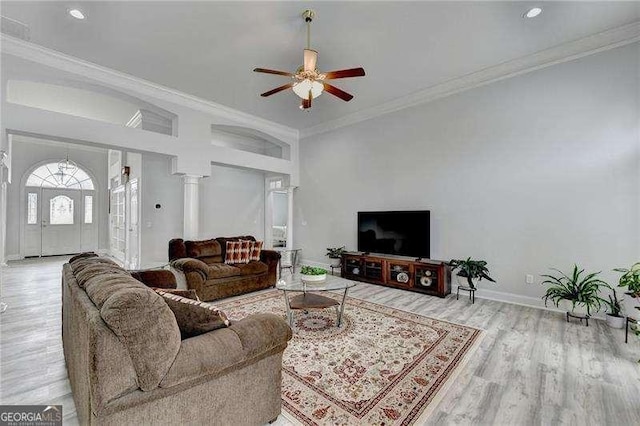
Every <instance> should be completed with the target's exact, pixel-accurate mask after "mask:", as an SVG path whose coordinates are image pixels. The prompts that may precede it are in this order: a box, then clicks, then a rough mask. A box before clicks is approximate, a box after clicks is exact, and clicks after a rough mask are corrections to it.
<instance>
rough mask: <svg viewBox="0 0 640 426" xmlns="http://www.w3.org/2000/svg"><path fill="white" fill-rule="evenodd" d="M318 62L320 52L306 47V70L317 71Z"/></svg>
mask: <svg viewBox="0 0 640 426" xmlns="http://www.w3.org/2000/svg"><path fill="white" fill-rule="evenodd" d="M317 62H318V52H316V51H315V50H311V49H304V70H305V71H315V69H316V63H317Z"/></svg>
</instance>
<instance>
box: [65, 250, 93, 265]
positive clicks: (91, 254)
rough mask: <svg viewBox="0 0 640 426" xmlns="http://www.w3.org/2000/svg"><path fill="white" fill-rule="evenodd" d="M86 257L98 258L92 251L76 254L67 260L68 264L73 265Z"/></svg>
mask: <svg viewBox="0 0 640 426" xmlns="http://www.w3.org/2000/svg"><path fill="white" fill-rule="evenodd" d="M87 257H98V255H97V254H95V253H94V252H92V251H86V252H84V253H80V254H76V255H75V256H73V257H72V258H71V259H69V263H73V262H75V261H76V260H80V259H85V258H87Z"/></svg>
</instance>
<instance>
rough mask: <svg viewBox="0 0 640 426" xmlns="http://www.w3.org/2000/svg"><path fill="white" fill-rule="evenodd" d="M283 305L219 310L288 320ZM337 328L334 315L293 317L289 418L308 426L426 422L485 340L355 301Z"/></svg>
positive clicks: (270, 298) (231, 305)
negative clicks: (460, 371) (261, 313)
mask: <svg viewBox="0 0 640 426" xmlns="http://www.w3.org/2000/svg"><path fill="white" fill-rule="evenodd" d="M324 295H327V296H330V297H334V295H332V294H330V293H324ZM335 297H336V299H338V297H339V296H338V295H335ZM284 303H285V302H284V296H283V295H282V293H281V292H279V291H277V290H273V291H268V292H264V293H260V294H256V295H250V296H248V297H244V298H241V299H237V300H234V301H231V302H225V303H220V304H219V305H218V306H220V308H222V309H224V310H225V312H226V313H227V315H228V316H229V317H230V318H231V319H232V320H239V319H241V318H244V317H245V316H247V315H250V314H253V313H257V312H268V313H273V314H277V315H280V316H282V317H283V318H284V317H285V305H284ZM335 324H336V311H335V310H334V309H324V310H314V311H309V312H308V313H307V314H305V313H304V312H303V311H294V326H293V339H292V340H291V341H290V342H289V346H288V347H287V349H286V351H285V353H284V359H283V378H282V402H283V407H284V409H285V411H286V412H287V413H288V414H289V416H288V417H293V418H295V419H297V420H298V421H300V422H301V423H303V424H306V425H328V424H341V425H356V424H362V425H374V424H376V425H382V424H384V425H390V424H398V425H408V424H413V423H415V422H416V421H419V420H420V421H421V420H423V419H424V418H426V416H427V415H428V413H429V412H430V411H431V409H432V408H433V407H434V406H435V405H436V404H437V403H438V402H439V399H440V398H441V397H442V394H444V390H445V387H446V384H447V382H448V381H451V380H452V379H453V376H454V375H455V374H456V373H457V372H458V370H460V369H461V368H462V362H463V360H464V358H465V355H468V354H469V353H470V351H471V349H472V348H475V347H476V345H477V344H478V343H479V341H480V340H481V337H482V331H481V330H479V329H476V328H472V327H468V326H463V325H458V324H452V323H449V322H445V321H440V320H436V319H433V318H427V317H424V316H421V315H417V314H412V313H409V312H405V311H400V310H397V309H392V308H388V307H385V306H381V305H377V304H374V303H370V302H365V301H363V300H358V299H353V298H347V304H346V306H345V311H344V316H343V321H342V326H341V327H340V328H337V327H336V326H335Z"/></svg>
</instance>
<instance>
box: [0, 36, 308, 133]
mask: <svg viewBox="0 0 640 426" xmlns="http://www.w3.org/2000/svg"><path fill="white" fill-rule="evenodd" d="M0 51H1V52H2V53H6V54H9V55H12V56H16V57H19V58H22V59H25V60H28V61H31V62H35V63H38V64H41V65H45V66H48V67H51V68H55V69H58V70H61V71H65V72H69V73H72V74H77V75H80V76H82V77H86V78H88V79H90V80H93V81H96V82H98V83H101V84H104V85H107V86H110V87H114V88H116V89H119V90H121V91H124V92H125V93H129V94H130V93H132V92H133V93H138V94H140V95H143V96H149V97H152V98H155V99H159V100H162V101H166V102H171V103H173V104H176V105H179V106H182V107H186V108H190V109H193V110H197V111H200V112H204V113H207V114H211V115H214V116H216V117H220V118H223V119H227V120H230V121H232V122H235V123H238V124H240V125H243V126H247V127H249V128H254V129H258V130H261V131H264V132H265V133H268V134H271V135H273V136H275V137H277V138H279V139H281V140H283V141H284V142H288V143H291V142H297V141H298V137H299V132H298V130H297V129H294V128H291V127H288V126H285V125H282V124H279V123H276V122H273V121H269V120H266V119H264V118H261V117H257V116H255V115H251V114H248V113H246V112H242V111H239V110H236V109H233V108H230V107H227V106H224V105H221V104H218V103H215V102H211V101H208V100H206V99H202V98H199V97H197V96H193V95H189V94H187V93H183V92H180V91H178V90H174V89H171V88H168V87H165V86H162V85H159V84H156V83H153V82H150V81H147V80H144V79H141V78H138V77H134V76H132V75H129V74H125V73H123V72H120V71H116V70H112V69H110V68H107V67H103V66H100V65H97V64H94V63H92V62H88V61H84V60H82V59H79V58H76V57H73V56H70V55H66V54H64V53H60V52H58V51H56V50H52V49H48V48H46V47H43V46H40V45H37V44H34V43H30V42H27V41H24V40H20V39H18V38H15V37H11V36H8V35H6V34H0Z"/></svg>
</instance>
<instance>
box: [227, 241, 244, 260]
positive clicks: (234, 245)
mask: <svg viewBox="0 0 640 426" xmlns="http://www.w3.org/2000/svg"><path fill="white" fill-rule="evenodd" d="M241 245H242V243H241V242H240V241H227V251H226V253H225V256H224V263H226V264H227V265H233V264H234V263H240V256H241V253H240V248H241Z"/></svg>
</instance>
